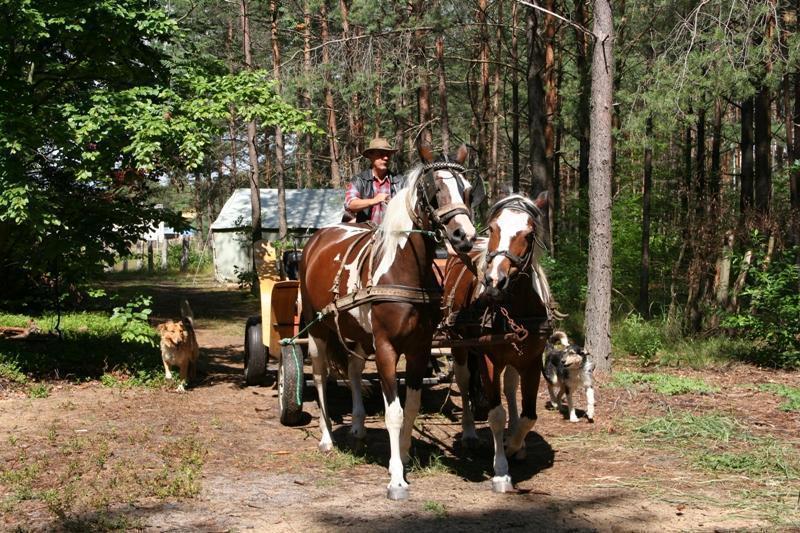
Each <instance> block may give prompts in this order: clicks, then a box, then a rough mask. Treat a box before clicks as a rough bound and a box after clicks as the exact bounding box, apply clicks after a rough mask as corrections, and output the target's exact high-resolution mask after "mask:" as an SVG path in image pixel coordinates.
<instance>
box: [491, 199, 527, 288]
mask: <svg viewBox="0 0 800 533" xmlns="http://www.w3.org/2000/svg"><path fill="white" fill-rule="evenodd" d="M526 229H528V215H527V214H526V213H523V212H522V211H515V210H512V209H506V210H504V211H502V212H501V213H500V216H499V217H497V230H498V231H499V232H500V242H498V243H497V248H496V251H498V252H507V251H508V248H509V246H511V239H512V238H513V237H514V236H515V235H516V234H517V233H519V232H520V231H523V230H526ZM503 259H504V256H502V255H496V256H494V257H493V258H492V262H491V263H490V264H489V267H490V268H489V277H491V278H492V279H494V280H496V279H497V278H498V276H499V274H500V270H499V269H500V262H501V261H502V260H503Z"/></svg>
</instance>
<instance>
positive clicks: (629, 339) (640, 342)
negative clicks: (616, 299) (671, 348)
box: [612, 313, 664, 365]
mask: <svg viewBox="0 0 800 533" xmlns="http://www.w3.org/2000/svg"><path fill="white" fill-rule="evenodd" d="M612 340H613V343H614V345H615V346H616V347H617V349H619V350H622V351H623V352H626V353H630V354H632V355H635V356H636V357H638V358H639V359H641V360H642V362H643V363H644V364H645V365H647V364H651V363H653V362H654V361H655V358H656V355H657V354H658V351H659V350H660V349H661V348H662V347H663V346H664V337H663V335H662V333H661V330H660V329H659V328H658V327H657V326H656V325H654V323H653V322H648V321H646V320H644V319H643V318H642V317H641V316H640V315H638V314H636V313H632V314H630V315H628V317H627V318H625V320H623V322H622V323H621V324H620V325H619V326H618V327H617V328H616V330H615V332H614V336H613V337H612Z"/></svg>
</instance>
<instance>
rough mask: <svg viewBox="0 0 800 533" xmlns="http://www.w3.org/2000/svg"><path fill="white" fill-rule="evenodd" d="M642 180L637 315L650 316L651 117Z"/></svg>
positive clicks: (650, 117) (647, 126)
mask: <svg viewBox="0 0 800 533" xmlns="http://www.w3.org/2000/svg"><path fill="white" fill-rule="evenodd" d="M645 136H646V141H645V142H646V143H647V144H646V145H645V149H644V180H643V183H642V259H641V267H640V270H639V272H640V273H639V314H641V315H642V316H643V317H649V316H650V291H649V287H650V191H651V189H652V187H653V146H652V143H653V117H652V115H650V116H648V117H647V123H646V126H645Z"/></svg>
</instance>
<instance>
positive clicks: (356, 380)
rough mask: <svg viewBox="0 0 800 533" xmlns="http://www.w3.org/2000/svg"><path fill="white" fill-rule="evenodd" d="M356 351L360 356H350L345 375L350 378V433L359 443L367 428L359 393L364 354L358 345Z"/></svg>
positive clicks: (365, 415) (364, 411) (362, 401)
mask: <svg viewBox="0 0 800 533" xmlns="http://www.w3.org/2000/svg"><path fill="white" fill-rule="evenodd" d="M356 353H358V355H360V356H362V357H356V356H354V355H351V356H350V360H349V361H348V365H347V375H348V377H349V378H350V393H351V395H352V397H353V416H352V420H353V424H352V426H351V427H350V435H351V436H352V437H353V438H354V439H355V440H356V442H357V443H359V442H362V441H363V440H364V438H365V437H366V436H367V430H366V428H365V427H364V420H365V419H366V417H367V412H366V410H365V409H364V399H363V397H362V394H361V376H362V375H363V374H364V362H365V360H366V354H365V353H364V350H363V349H361V348H360V347H359V349H358V350H357V351H356ZM357 445H358V444H357Z"/></svg>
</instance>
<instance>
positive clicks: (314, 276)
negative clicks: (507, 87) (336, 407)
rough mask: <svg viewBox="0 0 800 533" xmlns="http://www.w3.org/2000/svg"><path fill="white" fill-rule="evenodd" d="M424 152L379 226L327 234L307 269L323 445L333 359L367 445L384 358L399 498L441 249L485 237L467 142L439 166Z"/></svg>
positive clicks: (317, 241) (323, 446)
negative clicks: (400, 378) (371, 396)
mask: <svg viewBox="0 0 800 533" xmlns="http://www.w3.org/2000/svg"><path fill="white" fill-rule="evenodd" d="M419 154H420V157H421V159H422V164H420V165H418V166H416V167H415V168H414V169H413V170H412V171H411V172H410V173H409V174H408V175H407V176H406V186H405V187H404V188H402V189H401V190H400V191H398V193H397V194H396V195H395V197H394V198H392V200H391V201H390V202H389V204H388V206H387V208H386V213H385V215H384V219H383V222H382V223H381V224H380V226H379V227H378V228H377V229H375V228H371V227H370V226H369V225H366V224H337V225H334V226H330V227H325V228H322V229H320V230H319V231H317V232H316V233H315V234H314V235H313V236H312V238H311V239H310V240H309V242H308V244H306V246H305V249H304V251H303V260H302V262H301V265H300V291H301V297H302V306H303V313H304V316H305V319H306V321H307V323H311V322H312V321H314V320H315V319H317V320H318V321H317V322H316V323H314V324H313V326H312V327H311V328H310V329H309V354H310V356H311V361H312V366H313V371H314V384H315V386H316V389H317V394H318V399H319V406H320V411H321V416H320V431H321V433H322V437H321V439H320V442H319V448H320V450H322V451H329V450H331V449H332V448H333V440H332V438H331V422H330V417H329V413H328V406H327V400H326V394H325V383H326V380H327V375H328V370H329V367H328V363H329V362H330V363H332V365H333V366H334V367H335V368H337V369H338V370H340V371H341V372H342V373H345V374H347V376H348V378H349V380H350V385H351V387H350V388H351V391H352V395H353V416H352V420H353V423H352V428H351V434H352V435H353V437H355V438H356V439H363V438H364V436H365V435H366V432H365V429H364V418H365V411H364V405H363V401H362V398H361V374H362V371H363V368H364V362H365V360H366V358H367V357H370V356H372V355H374V356H375V363H376V366H377V369H378V374H379V379H380V383H381V389H382V392H383V399H384V403H385V406H386V414H385V421H386V429H387V430H388V432H389V442H390V448H391V458H390V460H389V473H390V476H391V479H390V481H389V486H388V490H387V496H388V498H390V499H393V500H400V499H406V498H408V484H407V483H406V481H405V479H404V470H403V465H404V464H407V463H408V461H409V459H410V456H409V450H410V446H411V430H412V429H413V427H414V420H415V418H416V416H417V413H418V412H419V406H420V393H421V387H422V382H423V377H424V374H425V372H426V369H427V366H428V361H429V358H430V354H431V340H432V338H433V332H434V328H435V327H436V325H437V324H438V323H439V316H440V309H439V304H440V300H441V289H440V288H439V287H438V285H437V283H436V281H435V279H434V274H433V270H432V266H433V259H434V252H435V248H436V245H437V242H439V241H440V240H441V238H442V236H444V237H446V239H447V240H448V242H449V243H450V244H451V245H452V246H453V248H454V249H456V250H457V251H459V252H462V253H466V252H468V251H469V250H470V249H471V248H472V242H473V241H474V239H475V227H474V226H473V225H472V219H471V210H470V208H469V207H468V202H469V195H470V184H469V182H468V181H467V180H466V179H465V178H464V176H463V173H464V172H465V169H464V167H463V163H464V160H465V159H466V157H467V148H466V146H461V147H460V148H459V150H458V152H457V154H456V155H455V156H454V157H453V158H450V157H446V156H441V157H439V158H438V159H436V160H434V156H433V154H432V153H431V151H430V150H429V149H427V148H424V147H422V148H420V149H419ZM400 355H404V356H405V362H406V400H405V409H404V408H403V406H401V404H400V399H399V397H398V389H397V373H396V372H397V371H396V367H397V363H398V360H399V358H400Z"/></svg>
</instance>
